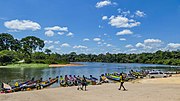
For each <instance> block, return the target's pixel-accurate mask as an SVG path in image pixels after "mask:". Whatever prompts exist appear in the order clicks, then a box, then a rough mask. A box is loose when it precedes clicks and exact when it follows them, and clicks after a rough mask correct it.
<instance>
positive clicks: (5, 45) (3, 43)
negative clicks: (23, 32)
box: [0, 33, 14, 51]
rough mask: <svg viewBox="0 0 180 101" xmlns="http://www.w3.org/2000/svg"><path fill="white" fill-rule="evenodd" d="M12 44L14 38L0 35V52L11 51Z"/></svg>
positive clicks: (5, 34) (4, 34) (8, 35)
mask: <svg viewBox="0 0 180 101" xmlns="http://www.w3.org/2000/svg"><path fill="white" fill-rule="evenodd" d="M13 42H14V37H13V36H12V35H10V34H7V33H2V34H0V51H1V50H11V48H12V45H13Z"/></svg>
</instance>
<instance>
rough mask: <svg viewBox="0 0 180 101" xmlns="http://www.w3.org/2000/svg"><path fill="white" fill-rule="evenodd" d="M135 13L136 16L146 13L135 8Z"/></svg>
mask: <svg viewBox="0 0 180 101" xmlns="http://www.w3.org/2000/svg"><path fill="white" fill-rule="evenodd" d="M135 15H136V16H138V17H144V16H145V15H146V14H145V13H144V12H141V11H139V10H137V11H136V13H135Z"/></svg>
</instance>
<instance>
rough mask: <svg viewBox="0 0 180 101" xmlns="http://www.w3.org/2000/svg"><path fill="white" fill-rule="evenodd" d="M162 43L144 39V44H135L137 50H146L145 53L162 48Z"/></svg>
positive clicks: (156, 40) (157, 40)
mask: <svg viewBox="0 0 180 101" xmlns="http://www.w3.org/2000/svg"><path fill="white" fill-rule="evenodd" d="M162 44H163V42H162V41H161V40H159V39H146V40H144V43H137V44H136V47H137V48H142V49H144V50H146V52H154V51H156V50H159V49H160V47H161V46H162Z"/></svg>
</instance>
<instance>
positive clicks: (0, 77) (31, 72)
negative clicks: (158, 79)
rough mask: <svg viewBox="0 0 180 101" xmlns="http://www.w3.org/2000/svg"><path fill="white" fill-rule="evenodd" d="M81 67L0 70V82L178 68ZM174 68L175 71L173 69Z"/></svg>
mask: <svg viewBox="0 0 180 101" xmlns="http://www.w3.org/2000/svg"><path fill="white" fill-rule="evenodd" d="M80 64H83V66H74V67H73V66H67V67H63V68H0V82H5V83H9V84H11V85H12V84H14V82H16V81H18V82H23V81H26V80H29V79H31V78H32V77H34V78H35V79H40V78H43V80H47V79H48V78H49V77H51V78H54V77H56V76H60V75H62V76H64V75H79V76H82V75H85V76H86V77H89V75H93V76H94V77H97V78H99V76H100V75H101V74H104V73H113V72H125V73H128V72H129V71H130V70H131V69H133V70H135V71H136V70H137V71H139V70H142V69H146V68H147V67H148V69H150V68H151V69H158V70H163V71H166V70H176V69H177V68H178V69H179V68H180V67H174V66H168V65H154V64H137V63H97V62H80ZM174 68H175V69H174ZM57 86H59V85H58V84H54V85H53V86H52V87H57Z"/></svg>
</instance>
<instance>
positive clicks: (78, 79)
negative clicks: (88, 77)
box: [76, 75, 81, 90]
mask: <svg viewBox="0 0 180 101" xmlns="http://www.w3.org/2000/svg"><path fill="white" fill-rule="evenodd" d="M76 81H77V86H78V88H77V90H79V89H80V88H81V78H80V77H79V75H78V76H77V77H76Z"/></svg>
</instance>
